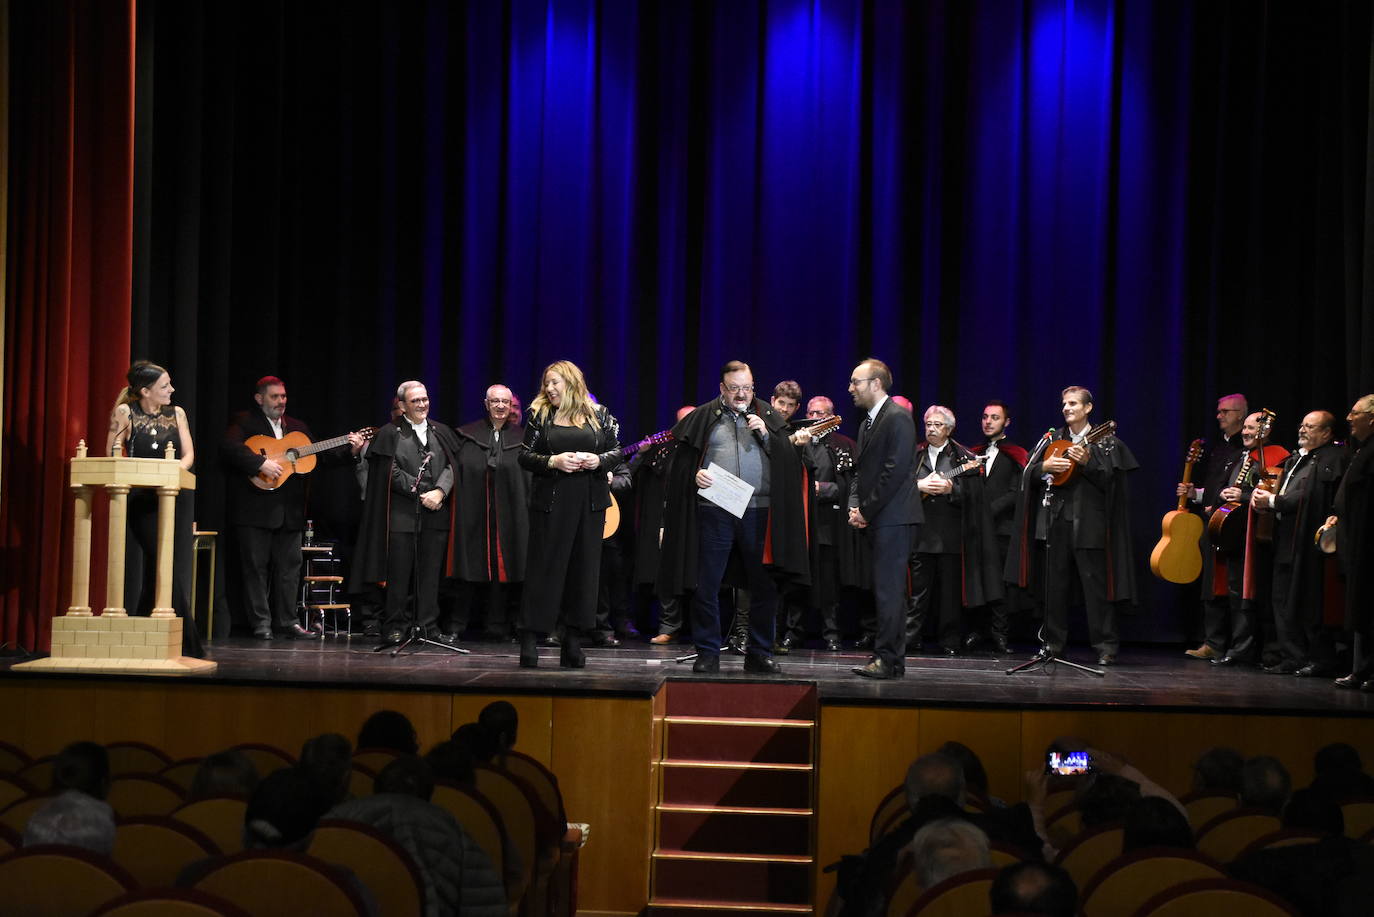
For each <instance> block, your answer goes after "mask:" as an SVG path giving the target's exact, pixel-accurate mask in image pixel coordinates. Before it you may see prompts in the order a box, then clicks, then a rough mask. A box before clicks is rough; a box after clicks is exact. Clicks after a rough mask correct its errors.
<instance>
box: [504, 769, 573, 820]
mask: <svg viewBox="0 0 1374 917" xmlns="http://www.w3.org/2000/svg"><path fill="white" fill-rule="evenodd" d="M506 770H508V771H510V772H511V773H512V774H514V775H515V776H517V777H519V778H520V779H521V780H524V781H525V782H526V783H528V784H529V785H530V787H532V788H533V789H534V791H535V792H536V793H538V794H539V801H540V802H541V803H543V805H544V808H545V809H546V810H547V811H548V812H549V813H550V814H551V815H552V816H553V817H555V818H557V819H559V820H560V821H561V822H563V823H564V824H566V823H567V815H565V814H564V811H563V793H562V791H561V790H559V789H558V778H557V777H555V776H554V775H553V771H551V770H549V769H548V768H547V767H545V766H544V765H543V764H541V763H539V761H538V760H536V759H534V758H531V757H530V756H529V755H527V754H523V753H521V752H518V751H512V752H508V753H507V754H506Z"/></svg>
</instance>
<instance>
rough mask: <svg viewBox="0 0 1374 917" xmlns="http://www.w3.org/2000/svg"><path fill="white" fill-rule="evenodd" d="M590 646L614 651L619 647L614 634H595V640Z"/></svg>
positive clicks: (618, 639) (617, 639)
mask: <svg viewBox="0 0 1374 917" xmlns="http://www.w3.org/2000/svg"><path fill="white" fill-rule="evenodd" d="M592 646H605V647H609V648H610V649H615V648H617V647H618V646H620V638H619V637H617V636H616V635H615V634H597V635H596V639H595V640H593V641H592Z"/></svg>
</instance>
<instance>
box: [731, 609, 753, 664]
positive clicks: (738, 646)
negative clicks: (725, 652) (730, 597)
mask: <svg viewBox="0 0 1374 917" xmlns="http://www.w3.org/2000/svg"><path fill="white" fill-rule="evenodd" d="M726 645H727V646H728V647H729V648H730V652H732V653H734V654H735V655H736V656H743V655H744V650H745V647H747V646H748V645H749V612H748V611H747V610H746V611H741V612H736V613H735V626H734V627H733V628H732V629H731V631H730V639H729V640H728V641H726Z"/></svg>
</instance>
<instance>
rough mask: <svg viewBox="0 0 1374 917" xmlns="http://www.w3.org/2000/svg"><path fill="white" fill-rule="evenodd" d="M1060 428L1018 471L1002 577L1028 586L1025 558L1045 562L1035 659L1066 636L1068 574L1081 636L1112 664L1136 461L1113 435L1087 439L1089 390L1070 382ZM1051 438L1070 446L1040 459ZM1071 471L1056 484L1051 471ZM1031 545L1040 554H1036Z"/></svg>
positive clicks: (1126, 598) (1127, 582)
mask: <svg viewBox="0 0 1374 917" xmlns="http://www.w3.org/2000/svg"><path fill="white" fill-rule="evenodd" d="M1060 400H1061V404H1060V413H1061V414H1062V415H1063V417H1064V426H1063V427H1060V428H1059V429H1058V430H1056V431H1053V433H1048V434H1046V438H1045V439H1042V440H1041V441H1040V444H1039V445H1038V446H1036V448H1035V450H1034V451H1033V452H1032V453H1031V456H1030V461H1029V462H1028V463H1027V465H1026V470H1025V472H1024V473H1023V474H1022V488H1021V498H1020V500H1019V501H1018V504H1017V507H1016V519H1015V521H1014V523H1013V537H1012V541H1011V546H1010V549H1009V550H1008V552H1007V569H1006V571H1005V576H1006V579H1007V581H1008V582H1011V583H1015V584H1016V585H1018V586H1021V587H1023V588H1024V587H1027V586H1029V585H1030V584H1031V582H1032V561H1033V560H1034V559H1035V554H1037V553H1039V554H1040V555H1041V556H1042V557H1043V560H1044V572H1043V576H1044V578H1045V580H1044V581H1045V623H1044V625H1043V626H1042V627H1041V629H1040V639H1041V643H1042V645H1041V648H1040V652H1039V653H1038V654H1037V655H1036V658H1037V659H1042V660H1049V659H1053V658H1055V657H1057V656H1061V655H1063V652H1064V646H1065V644H1066V643H1067V642H1068V637H1069V633H1068V631H1069V603H1070V598H1071V596H1072V595H1073V592H1074V590H1073V584H1074V579H1075V578H1077V580H1078V583H1079V585H1080V586H1081V587H1082V592H1083V599H1084V603H1085V604H1086V605H1087V613H1088V641H1089V643H1091V644H1092V647H1093V649H1094V650H1096V651H1097V664H1098V665H1103V666H1106V665H1113V664H1115V662H1116V654H1117V650H1118V649H1119V648H1120V645H1121V638H1120V635H1119V633H1118V631H1117V627H1116V604H1117V603H1118V602H1130V601H1134V600H1135V595H1136V589H1135V563H1136V558H1135V556H1134V552H1133V551H1132V547H1131V526H1130V515H1129V513H1130V499H1129V495H1128V493H1127V480H1126V476H1127V475H1128V474H1129V473H1130V472H1132V471H1135V470H1136V468H1138V467H1139V465H1138V464H1137V463H1136V460H1135V456H1134V455H1132V454H1131V450H1130V449H1129V448H1127V446H1126V444H1125V443H1124V442H1122V441H1121V440H1120V439H1118V438H1116V437H1115V436H1106V437H1103V438H1102V439H1101V440H1100V441H1098V442H1095V443H1087V442H1085V440H1086V439H1087V436H1088V433H1089V432H1091V429H1092V425H1091V424H1090V423H1089V422H1088V415H1089V414H1091V413H1092V410H1093V395H1092V392H1090V391H1088V389H1086V388H1083V387H1082V386H1079V385H1071V386H1069V387H1068V388H1066V389H1064V391H1063V392H1061V393H1060ZM1051 438H1053V439H1064V440H1069V441H1071V442H1072V443H1073V445H1072V446H1071V447H1070V448H1069V449H1068V450H1067V452H1065V454H1063V455H1060V456H1054V457H1051V458H1044V457H1043V455H1044V450H1045V447H1046V446H1048V445H1049V443H1050V441H1051ZM1070 468H1073V469H1075V470H1074V473H1073V476H1072V477H1070V478H1069V479H1068V480H1067V481H1065V482H1064V483H1063V484H1061V485H1056V484H1054V483H1053V478H1054V476H1055V475H1057V474H1059V473H1061V472H1064V471H1068V470H1069V469H1070ZM1037 546H1038V548H1039V551H1037V550H1036V549H1037Z"/></svg>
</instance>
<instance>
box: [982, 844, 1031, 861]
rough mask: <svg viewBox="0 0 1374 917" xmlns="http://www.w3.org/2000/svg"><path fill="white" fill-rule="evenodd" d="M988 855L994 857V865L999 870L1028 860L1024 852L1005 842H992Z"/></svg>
mask: <svg viewBox="0 0 1374 917" xmlns="http://www.w3.org/2000/svg"><path fill="white" fill-rule="evenodd" d="M988 855H989V856H991V857H992V865H993V866H996V867H998V868H1001V867H1003V866H1010V865H1011V864H1012V863H1020V862H1022V861H1023V860H1025V859H1026V852H1025V851H1024V850H1022V849H1021V848H1019V847H1017V846H1015V845H1013V844H1008V843H1006V842H1005V841H992V842H991V843H990V844H989V845H988Z"/></svg>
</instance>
